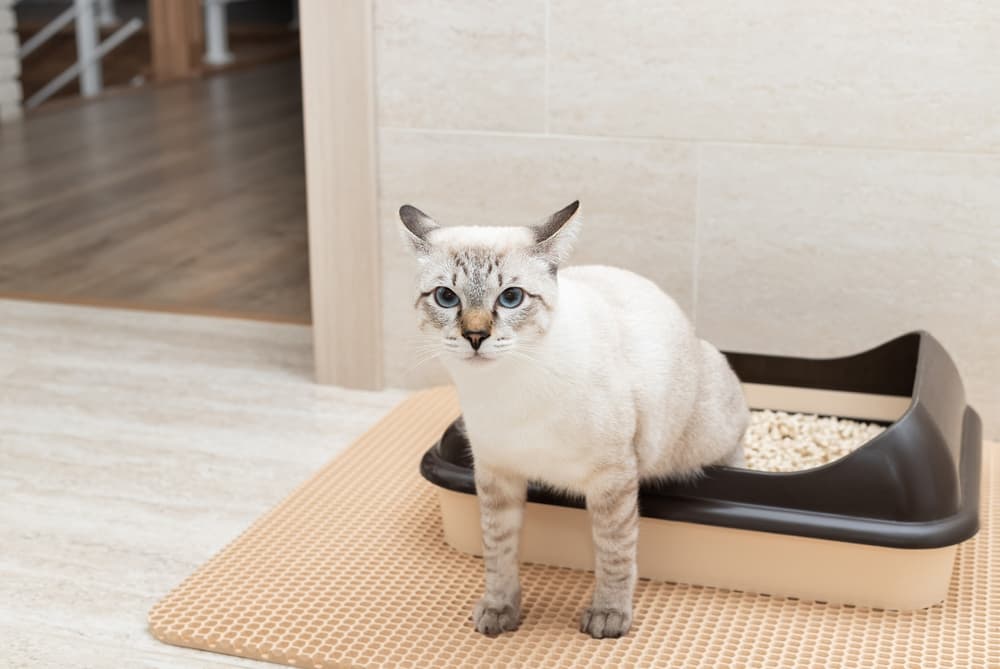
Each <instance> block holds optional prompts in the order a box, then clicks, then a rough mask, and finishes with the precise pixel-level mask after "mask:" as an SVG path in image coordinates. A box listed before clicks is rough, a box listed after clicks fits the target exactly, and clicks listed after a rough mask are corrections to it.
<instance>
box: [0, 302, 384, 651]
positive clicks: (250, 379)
mask: <svg viewBox="0 0 1000 669" xmlns="http://www.w3.org/2000/svg"><path fill="white" fill-rule="evenodd" d="M310 366H311V347H310V333H309V329H308V328H307V327H304V326H299V325H287V324H276V323H261V322H254V321H245V320H233V319H220V318H206V317H200V316H178V315H173V314H164V313H149V312H137V311H118V310H109V309H96V308H90V307H75V306H60V305H54V304H43V303H35V302H22V301H12V300H0V547H2V548H0V639H3V649H2V650H0V665H3V666H13V667H49V666H53V667H54V666H60V667H105V666H107V667H139V666H144V667H222V666H258V665H257V664H256V663H253V662H249V661H242V660H239V659H236V658H228V657H223V656H217V655H212V654H208V653H199V652H197V651H190V650H185V649H181V648H174V647H170V646H165V645H163V644H160V643H159V642H157V641H155V640H154V639H153V638H152V637H151V636H149V634H148V632H147V631H146V614H147V612H148V610H149V608H150V606H151V605H152V604H153V603H154V602H155V601H156V600H157V599H159V598H160V597H161V596H162V595H163V594H165V593H166V592H167V591H168V590H169V589H170V588H172V587H173V586H175V585H176V584H178V583H179V582H180V581H181V580H182V579H183V578H184V577H186V576H187V575H188V574H189V573H190V572H191V571H193V570H194V568H195V567H197V566H198V565H199V564H201V563H202V562H204V561H205V560H206V559H207V558H209V557H210V556H211V555H212V554H213V553H215V552H216V551H217V550H219V549H220V548H221V547H222V546H224V545H225V544H226V543H227V542H228V541H229V540H231V539H232V538H234V537H235V536H236V535H237V534H239V533H240V532H241V531H242V530H243V529H245V528H246V527H247V526H248V525H249V524H250V523H251V522H252V521H253V520H254V519H255V518H256V517H257V516H259V515H260V514H261V513H263V512H264V511H266V510H267V509H269V508H270V507H272V506H273V505H274V504H275V503H276V502H277V501H279V500H280V499H281V498H282V497H284V496H285V495H286V494H287V493H288V492H289V491H290V490H291V489H292V488H293V487H294V486H295V485H296V484H298V483H299V482H300V481H302V480H303V479H304V478H306V477H307V476H308V475H309V474H310V473H312V472H313V471H315V470H316V469H317V468H318V467H319V466H320V465H321V464H323V463H324V462H326V461H327V460H329V459H330V458H331V457H332V456H333V455H334V454H335V453H337V452H338V451H339V450H340V449H342V448H343V447H345V446H346V445H347V444H348V443H349V442H350V441H352V440H353V439H354V438H355V437H357V436H358V435H360V434H361V433H362V432H363V431H364V430H365V429H366V428H368V427H369V426H370V425H372V424H373V423H374V422H375V421H376V420H378V419H379V418H380V417H381V416H382V415H383V414H384V413H385V412H386V411H387V410H388V409H389V408H390V407H391V406H393V405H394V404H396V403H397V402H398V401H399V400H401V399H402V397H403V396H404V393H402V392H398V391H387V392H382V393H366V392H354V391H346V390H341V389H336V388H329V387H320V386H317V385H315V384H313V383H312V381H311V376H310V374H311V370H310ZM259 666H265V665H259Z"/></svg>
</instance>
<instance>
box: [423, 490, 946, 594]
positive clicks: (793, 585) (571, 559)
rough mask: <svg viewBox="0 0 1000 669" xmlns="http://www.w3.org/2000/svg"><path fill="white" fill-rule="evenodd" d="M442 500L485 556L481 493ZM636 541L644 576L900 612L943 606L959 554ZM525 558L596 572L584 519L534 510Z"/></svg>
mask: <svg viewBox="0 0 1000 669" xmlns="http://www.w3.org/2000/svg"><path fill="white" fill-rule="evenodd" d="M439 495H440V500H441V516H442V519H443V520H442V524H443V526H444V538H445V541H447V542H448V544H449V545H450V546H452V547H453V548H456V549H457V550H460V551H462V552H463V553H470V554H473V555H482V541H483V536H482V533H481V532H480V529H479V503H478V500H477V499H476V496H475V495H467V494H464V493H460V492H454V491H452V490H445V489H441V490H440V491H439ZM639 537H640V539H639V555H638V563H639V576H640V577H643V578H650V579H653V580H655V581H672V582H675V583H697V584H699V585H710V586H715V587H719V588H729V589H733V590H745V591H747V592H764V593H768V594H770V595H787V596H794V597H798V598H799V599H810V600H816V601H820V602H831V603H838V604H853V605H856V606H870V607H874V608H880V609H900V610H903V611H907V610H913V609H919V608H923V607H925V606H931V605H932V604H937V603H938V602H942V601H944V598H945V597H946V596H947V594H948V587H949V581H950V576H951V569H952V565H953V563H954V558H955V552H956V551H957V548H958V547H957V546H945V547H944V548H930V549H926V550H906V549H900V548H886V547H884V546H866V545H863V544H851V543H845V542H843V541H827V540H823V539H811V538H809V537H794V536H790V535H787V534H775V533H773V532H753V531H750V530H736V529H731V528H728V527H714V526H711V525H699V524H697V523H679V522H674V521H670V520H660V519H658V518H641V519H640V521H639ZM734 556H739V557H738V558H736V557H734ZM521 559H522V560H523V561H525V562H535V563H538V564H549V565H555V566H559V567H570V568H573V569H593V568H594V567H593V565H594V549H593V545H592V543H591V539H590V517H589V516H588V515H587V512H586V511H584V510H583V509H574V508H570V507H565V506H555V505H552V504H531V503H529V504H528V505H527V509H526V510H525V515H524V532H523V533H522V536H521Z"/></svg>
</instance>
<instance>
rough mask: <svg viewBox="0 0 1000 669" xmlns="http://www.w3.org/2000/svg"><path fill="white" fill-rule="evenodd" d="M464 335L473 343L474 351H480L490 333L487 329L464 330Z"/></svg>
mask: <svg viewBox="0 0 1000 669" xmlns="http://www.w3.org/2000/svg"><path fill="white" fill-rule="evenodd" d="M462 336H463V337H465V338H466V339H468V340H469V343H470V344H472V350H473V351H478V350H479V346H480V344H482V343H483V342H484V341H486V339H488V338H489V336H490V333H489V332H488V331H486V330H463V331H462Z"/></svg>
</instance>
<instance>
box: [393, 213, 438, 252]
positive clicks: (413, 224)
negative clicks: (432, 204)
mask: <svg viewBox="0 0 1000 669" xmlns="http://www.w3.org/2000/svg"><path fill="white" fill-rule="evenodd" d="M399 220H401V221H402V222H403V230H402V234H403V239H405V240H406V242H407V243H408V244H409V245H410V246H411V247H412V248H413V250H414V252H416V254H417V255H418V256H422V255H427V254H428V253H430V250H431V245H430V242H428V241H427V235H428V234H430V233H431V232H433V231H434V230H437V229H438V228H439V227H440V226H439V225H438V224H437V223H435V222H434V219H432V218H431V217H430V216H428V215H427V214H425V213H424V212H422V211H420V210H419V209H417V208H416V207H413V206H411V205H408V204H404V205H403V206H402V207H400V208H399Z"/></svg>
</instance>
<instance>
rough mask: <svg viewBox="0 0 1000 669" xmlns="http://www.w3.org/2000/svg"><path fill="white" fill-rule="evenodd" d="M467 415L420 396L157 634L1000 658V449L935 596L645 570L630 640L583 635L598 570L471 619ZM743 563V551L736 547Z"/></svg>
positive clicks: (649, 652) (198, 582)
mask: <svg viewBox="0 0 1000 669" xmlns="http://www.w3.org/2000/svg"><path fill="white" fill-rule="evenodd" d="M457 414H458V406H457V402H456V400H455V397H454V395H453V393H452V391H451V390H449V389H437V390H432V391H425V392H422V393H419V394H416V395H414V396H413V397H411V398H410V399H408V400H407V401H406V402H404V403H403V404H402V405H401V406H399V407H398V408H397V409H395V410H394V411H393V412H392V413H391V414H390V415H389V416H387V417H386V418H385V419H384V420H383V421H382V422H381V423H379V424H378V425H376V426H375V427H374V428H373V429H372V430H371V431H370V432H368V434H366V435H365V436H363V437H362V438H361V439H360V440H359V441H358V442H357V443H355V444H354V445H353V446H351V447H350V448H349V449H348V450H347V451H345V452H344V453H343V454H342V455H340V456H339V457H338V458H336V459H335V460H334V461H333V462H331V463H330V464H329V465H327V466H326V467H324V468H323V469H322V470H321V471H320V472H319V473H317V474H316V475H315V476H314V477H312V478H311V479H310V480H308V481H307V482H305V483H304V484H303V485H301V486H300V487H299V488H298V489H297V490H295V491H294V492H293V493H292V494H291V495H290V496H289V497H288V498H287V499H286V500H285V501H284V502H282V503H281V504H280V505H279V506H278V507H277V508H276V509H274V510H273V511H271V512H270V513H268V514H267V515H265V516H264V517H263V518H261V519H260V520H258V521H257V522H256V523H254V525H253V526H251V527H250V529H249V530H247V531H246V532H245V533H244V534H243V535H241V536H240V537H239V538H237V539H236V540H235V541H233V542H232V543H231V544H230V545H229V546H227V547H226V548H225V549H223V551H222V552H221V553H219V554H218V555H217V556H215V557H214V558H212V559H211V560H210V561H209V562H208V563H207V564H205V565H204V566H203V567H201V568H200V569H198V571H196V572H195V573H194V574H193V575H192V576H190V577H189V578H188V579H187V580H186V581H184V582H183V583H182V584H181V585H180V586H179V587H177V588H176V589H175V590H174V591H173V592H171V593H170V594H169V595H167V596H166V597H165V598H164V599H163V600H162V601H161V602H159V603H158V604H157V605H156V606H155V607H154V608H153V610H152V612H151V613H150V617H149V626H150V629H151V631H152V633H153V634H154V635H155V636H156V637H157V638H158V639H160V640H162V641H165V642H167V643H171V644H176V645H180V646H189V647H192V648H200V649H204V650H211V651H215V652H219V653H228V654H231V655H241V656H244V657H249V658H257V659H263V660H268V661H271V662H277V663H286V664H291V665H295V666H297V667H317V668H318V667H404V668H405V667H411V668H414V669H417V668H419V669H423V668H425V667H427V668H431V667H459V666H468V667H483V666H503V667H508V666H509V667H532V668H535V667H538V668H545V669H549V668H558V667H564V668H566V669H575V668H577V667H589V666H593V667H605V666H621V667H684V668H691V667H734V668H740V667H743V668H746V667H767V668H778V667H780V668H785V667H787V668H788V669H800V668H803V667H852V668H858V669H867V668H870V667H919V668H921V669H933V668H934V667H956V668H957V667H962V668H964V667H970V668H971V667H976V668H985V667H992V668H998V667H1000V630H998V628H1000V577H998V565H997V562H998V560H1000V528H998V527H997V520H996V515H997V505H998V501H1000V495H998V493H997V486H998V484H1000V481H998V470H1000V458H998V457H997V454H996V451H997V448H996V446H995V445H991V444H988V445H987V448H986V449H985V450H986V452H985V454H984V455H985V457H984V486H983V516H982V530H981V531H980V533H979V535H978V536H977V537H976V538H975V539H973V540H971V541H969V542H967V543H965V544H964V545H962V546H961V547H960V549H959V552H958V558H957V561H956V565H955V571H954V574H953V576H952V582H951V589H950V591H949V594H948V598H947V600H946V601H945V602H944V603H943V604H942V605H939V606H935V607H932V608H930V609H925V610H922V611H918V612H914V613H898V612H887V611H877V610H868V609H861V608H852V607H847V606H831V605H825V604H814V603H809V602H804V601H797V600H792V599H783V598H776V597H767V596H761V595H753V594H747V593H741V592H735V591H726V590H716V589H711V588H701V587H695V586H686V585H672V584H667V583H653V582H649V581H640V582H639V586H638V589H637V592H636V598H635V622H634V626H633V628H632V631H631V632H630V633H629V634H628V636H627V637H624V638H622V639H605V640H594V639H591V638H589V637H587V636H585V635H583V634H581V633H580V632H578V631H577V619H578V617H579V615H580V613H581V611H582V609H583V607H584V606H585V605H586V603H587V598H588V594H589V592H590V589H591V584H592V579H593V576H592V574H590V573H586V572H578V571H570V570H567V569H559V568H555V567H542V566H534V565H526V566H525V568H524V570H523V575H522V581H523V588H524V619H523V621H522V624H521V629H520V630H518V631H517V632H514V633H512V634H505V635H502V636H500V637H497V638H487V637H484V636H480V635H479V634H477V633H475V632H474V631H473V629H472V626H471V623H470V622H469V612H470V611H471V609H472V606H473V604H474V603H475V601H476V599H477V598H478V595H479V594H480V588H481V587H482V578H483V577H482V563H481V561H480V560H478V559H476V558H472V557H467V556H465V555H462V554H460V553H457V552H455V551H454V550H452V549H450V548H449V547H448V546H446V545H445V543H444V539H443V538H442V530H441V522H440V518H439V511H438V508H437V496H436V495H435V492H434V490H433V488H432V487H431V485H430V484H428V483H427V482H425V481H424V480H423V479H422V478H421V477H420V475H419V473H418V471H417V465H418V462H419V460H420V456H421V455H422V453H423V452H424V450H426V449H427V448H428V447H429V446H430V445H431V444H432V443H433V442H434V441H435V440H436V439H437V438H438V437H439V436H440V434H441V431H442V430H443V429H444V427H445V426H446V425H447V424H448V423H449V422H450V421H451V420H452V419H453V418H454V417H455V416H456V415H457ZM733 560H734V562H733V568H734V569H738V568H739V556H733Z"/></svg>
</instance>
